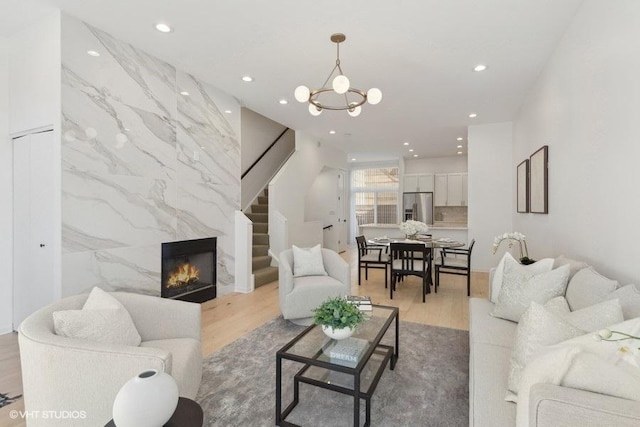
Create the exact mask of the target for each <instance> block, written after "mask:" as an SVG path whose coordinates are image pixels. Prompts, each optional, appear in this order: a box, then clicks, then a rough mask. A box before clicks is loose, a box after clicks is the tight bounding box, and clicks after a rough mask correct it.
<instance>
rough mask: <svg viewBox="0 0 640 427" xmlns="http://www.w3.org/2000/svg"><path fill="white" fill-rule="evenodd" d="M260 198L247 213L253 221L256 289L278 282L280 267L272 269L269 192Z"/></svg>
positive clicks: (253, 263) (253, 267)
mask: <svg viewBox="0 0 640 427" xmlns="http://www.w3.org/2000/svg"><path fill="white" fill-rule="evenodd" d="M263 194H264V195H263V196H258V204H254V205H251V213H245V215H246V216H247V218H249V219H250V220H251V221H253V250H252V255H253V258H252V262H251V265H252V271H253V275H254V278H255V282H254V285H255V287H256V288H258V287H260V286H262V285H266V284H267V283H271V282H274V281H276V280H278V267H271V256H270V255H269V190H268V189H267V188H265V189H264V193H263Z"/></svg>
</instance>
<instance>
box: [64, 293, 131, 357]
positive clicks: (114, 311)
mask: <svg viewBox="0 0 640 427" xmlns="http://www.w3.org/2000/svg"><path fill="white" fill-rule="evenodd" d="M53 325H54V329H55V333H56V335H61V336H64V337H69V338H78V339H84V340H89V341H94V342H100V343H105V344H119V345H129V346H138V345H140V341H141V338H140V334H139V333H138V330H137V329H136V325H134V323H133V320H132V319H131V315H130V314H129V312H128V311H127V309H126V308H125V307H124V306H123V305H122V303H121V302H120V301H118V300H117V299H116V298H114V297H113V296H111V295H109V294H108V293H107V292H105V291H103V290H102V289H100V288H98V287H94V288H93V289H92V290H91V293H90V294H89V297H88V298H87V301H86V302H85V304H84V306H83V308H82V310H60V311H54V312H53Z"/></svg>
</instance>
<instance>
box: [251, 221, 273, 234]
mask: <svg viewBox="0 0 640 427" xmlns="http://www.w3.org/2000/svg"><path fill="white" fill-rule="evenodd" d="M253 232H254V233H260V234H267V233H268V232H269V224H265V223H259V222H258V223H255V222H254V223H253Z"/></svg>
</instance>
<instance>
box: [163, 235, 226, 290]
mask: <svg viewBox="0 0 640 427" xmlns="http://www.w3.org/2000/svg"><path fill="white" fill-rule="evenodd" d="M216 243H217V238H215V237H210V238H206V239H196V240H183V241H179V242H169V243H163V244H162V283H161V296H162V297H163V298H172V299H179V300H183V301H191V302H204V301H208V300H210V299H213V298H215V297H216V264H217V260H216Z"/></svg>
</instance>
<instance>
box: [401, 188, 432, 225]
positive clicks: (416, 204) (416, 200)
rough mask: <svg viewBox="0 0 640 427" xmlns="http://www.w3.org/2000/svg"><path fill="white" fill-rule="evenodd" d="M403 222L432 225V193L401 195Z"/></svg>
mask: <svg viewBox="0 0 640 427" xmlns="http://www.w3.org/2000/svg"><path fill="white" fill-rule="evenodd" d="M402 206H403V211H402V212H403V221H406V220H408V219H412V220H414V221H421V222H424V223H425V224H429V225H431V224H433V193H403V195H402Z"/></svg>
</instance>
